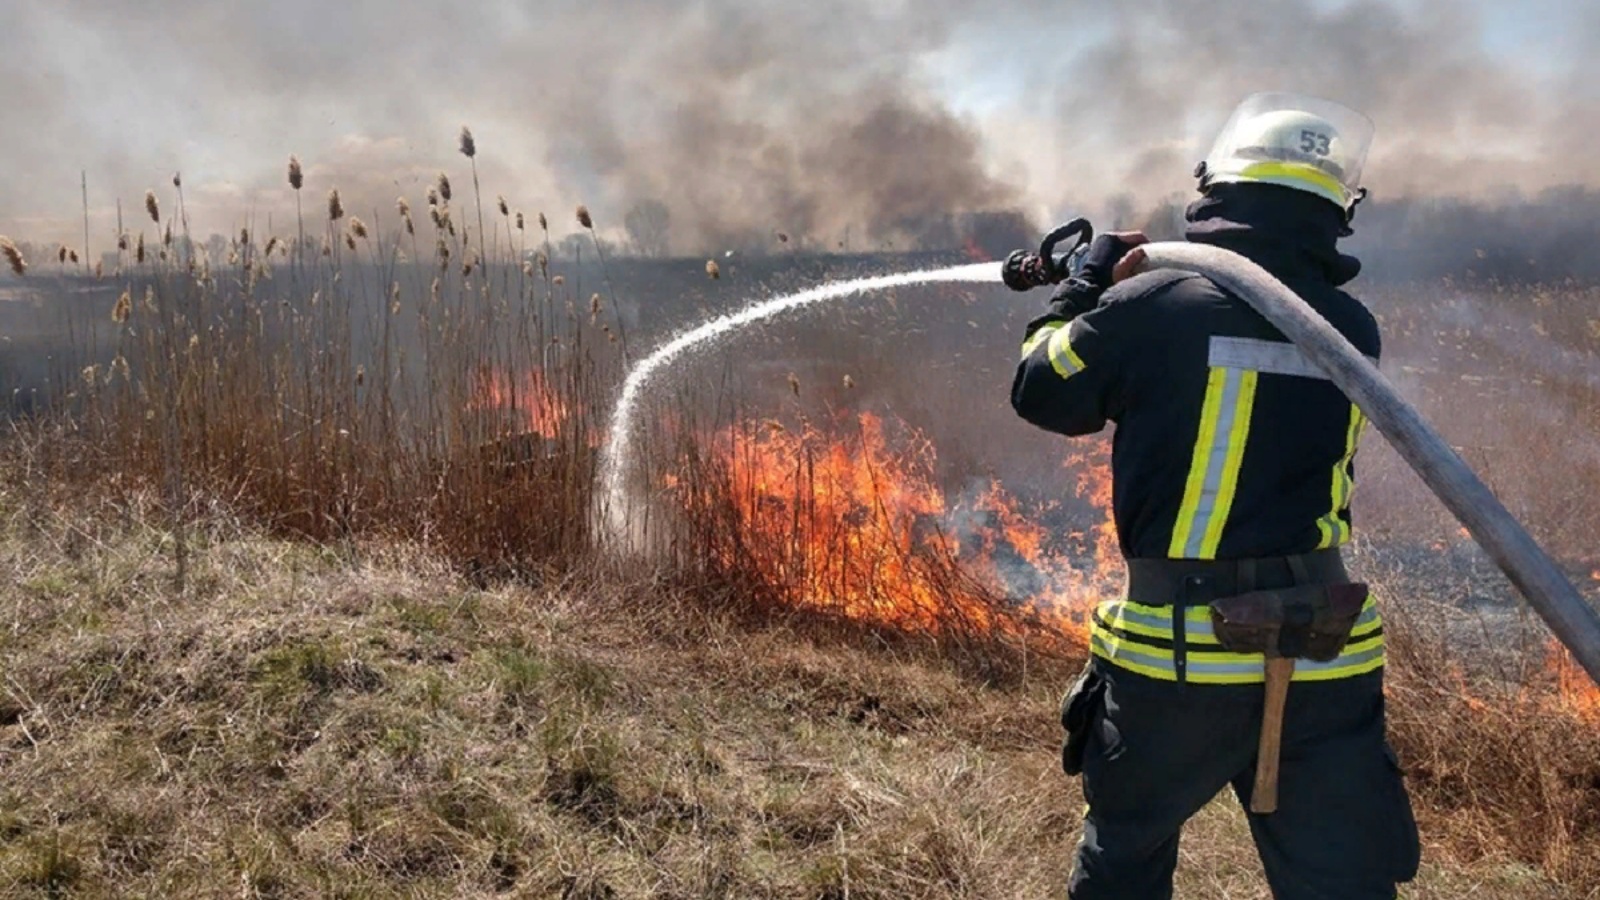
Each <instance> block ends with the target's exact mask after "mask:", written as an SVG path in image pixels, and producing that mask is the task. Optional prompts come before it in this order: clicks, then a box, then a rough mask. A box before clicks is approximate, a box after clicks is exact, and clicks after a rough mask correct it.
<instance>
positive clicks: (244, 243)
mask: <svg viewBox="0 0 1600 900" xmlns="http://www.w3.org/2000/svg"><path fill="white" fill-rule="evenodd" d="M239 246H241V247H248V246H250V229H248V228H241V229H239Z"/></svg>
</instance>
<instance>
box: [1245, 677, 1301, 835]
mask: <svg viewBox="0 0 1600 900" xmlns="http://www.w3.org/2000/svg"><path fill="white" fill-rule="evenodd" d="M1292 680H1294V657H1292V656H1291V657H1283V656H1269V657H1267V696H1266V709H1265V710H1264V711H1263V713H1262V716H1261V745H1260V748H1259V750H1258V751H1257V753H1256V785H1255V788H1254V789H1253V790H1252V791H1251V792H1250V811H1251V812H1253V813H1263V814H1264V813H1272V812H1277V811H1278V756H1279V754H1280V752H1281V751H1282V749H1283V708H1284V705H1285V703H1287V702H1288V700H1289V682H1290V681H1292Z"/></svg>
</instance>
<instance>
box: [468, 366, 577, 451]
mask: <svg viewBox="0 0 1600 900" xmlns="http://www.w3.org/2000/svg"><path fill="white" fill-rule="evenodd" d="M474 388H475V389H474V391H473V399H472V401H471V402H470V403H468V406H467V408H468V409H476V410H491V411H498V412H503V413H507V414H509V416H510V418H511V427H513V428H516V429H520V431H521V432H523V433H528V434H537V435H539V436H540V437H544V438H549V439H552V440H553V439H555V438H557V437H559V436H560V434H561V431H562V429H563V427H564V426H565V425H566V424H567V421H568V420H569V419H571V418H572V411H571V409H570V408H569V407H568V406H567V404H566V402H565V401H564V400H563V399H562V398H561V396H560V394H559V393H557V391H556V390H555V389H554V388H553V387H552V386H551V385H550V383H549V382H548V381H547V380H546V379H545V374H544V372H543V371H541V370H539V369H532V370H530V371H528V372H525V373H523V374H522V376H521V377H517V376H514V375H512V374H510V373H508V372H503V371H500V370H498V369H484V370H481V371H479V373H478V376H477V378H476V384H475V385H474Z"/></svg>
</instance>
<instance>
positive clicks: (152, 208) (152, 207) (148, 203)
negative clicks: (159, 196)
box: [144, 191, 161, 225]
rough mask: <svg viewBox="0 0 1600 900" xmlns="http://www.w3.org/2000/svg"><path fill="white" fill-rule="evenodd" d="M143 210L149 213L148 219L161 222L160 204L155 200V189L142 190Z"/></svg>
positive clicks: (158, 223) (157, 222)
mask: <svg viewBox="0 0 1600 900" xmlns="http://www.w3.org/2000/svg"><path fill="white" fill-rule="evenodd" d="M144 211H145V212H147V213H149V214H150V221H152V222H154V223H156V224H157V225H160V224H161V204H159V203H157V202H156V192H155V191H145V192H144Z"/></svg>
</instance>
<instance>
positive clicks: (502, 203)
mask: <svg viewBox="0 0 1600 900" xmlns="http://www.w3.org/2000/svg"><path fill="white" fill-rule="evenodd" d="M495 202H496V204H497V205H498V206H499V207H500V215H502V216H509V215H511V207H509V206H507V205H506V195H505V194H500V195H498V196H496V197H495Z"/></svg>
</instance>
